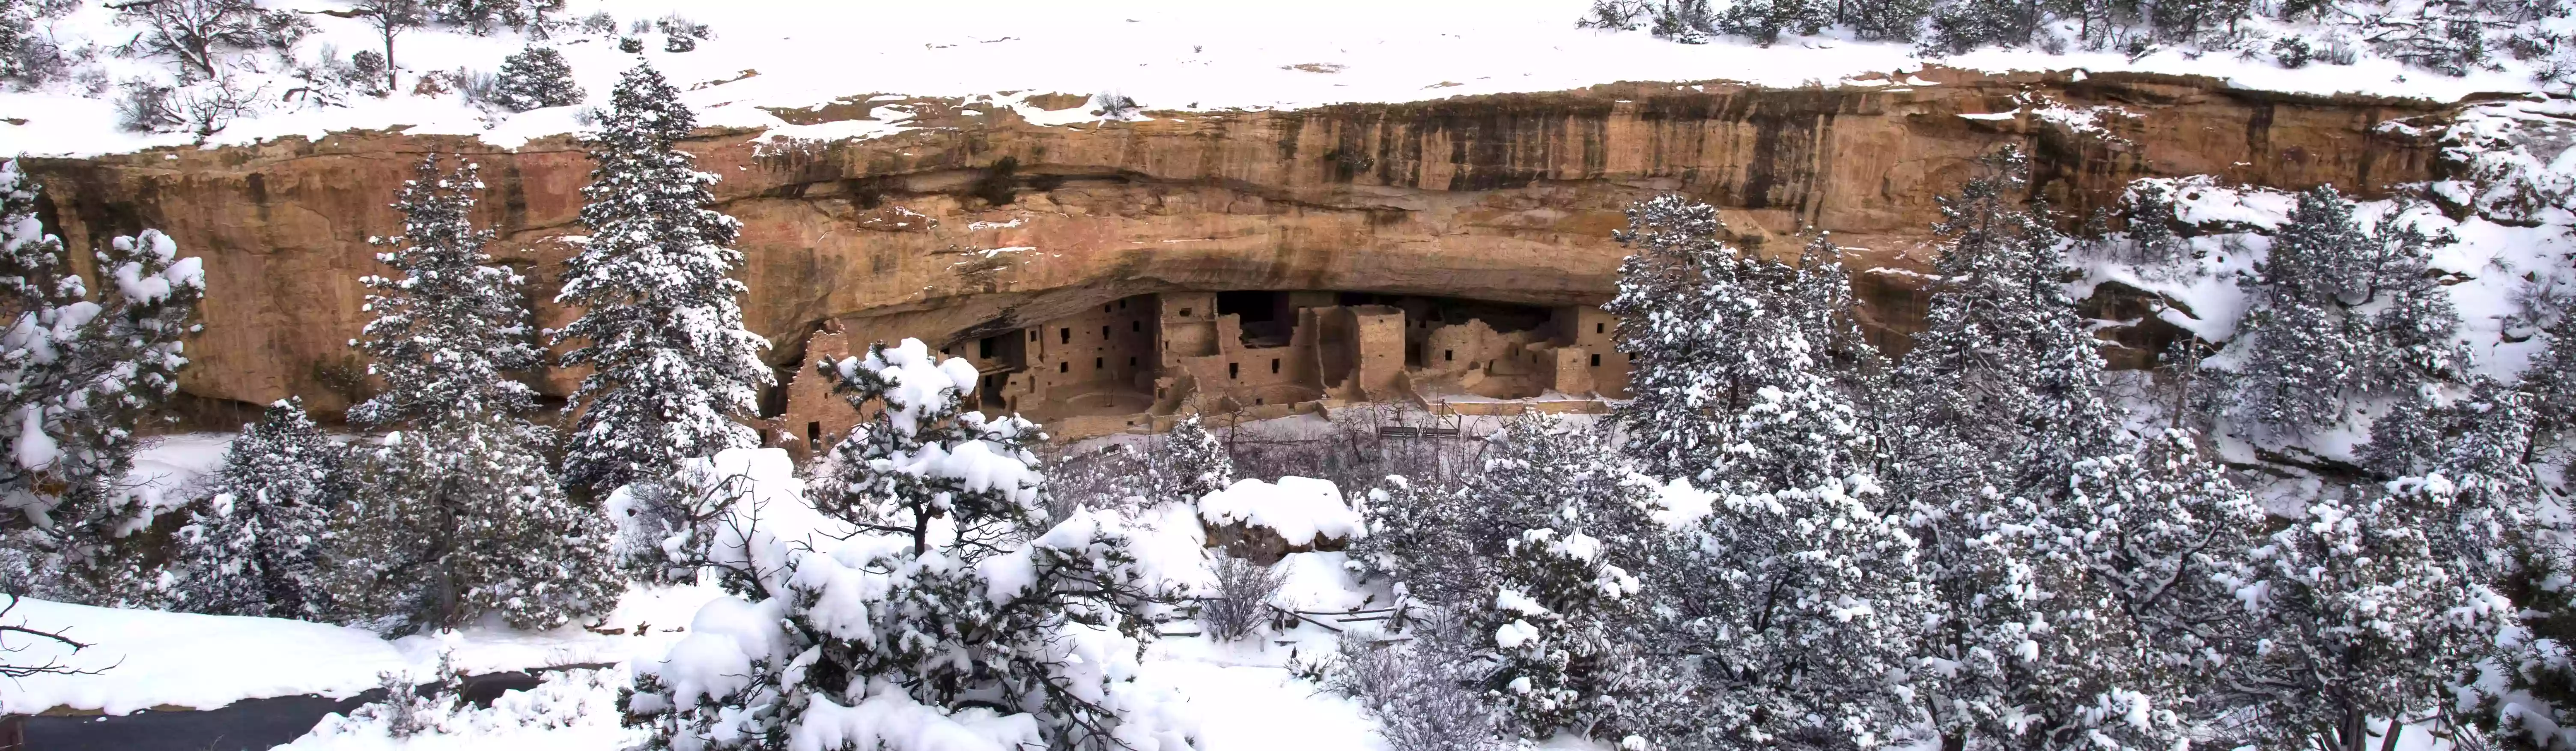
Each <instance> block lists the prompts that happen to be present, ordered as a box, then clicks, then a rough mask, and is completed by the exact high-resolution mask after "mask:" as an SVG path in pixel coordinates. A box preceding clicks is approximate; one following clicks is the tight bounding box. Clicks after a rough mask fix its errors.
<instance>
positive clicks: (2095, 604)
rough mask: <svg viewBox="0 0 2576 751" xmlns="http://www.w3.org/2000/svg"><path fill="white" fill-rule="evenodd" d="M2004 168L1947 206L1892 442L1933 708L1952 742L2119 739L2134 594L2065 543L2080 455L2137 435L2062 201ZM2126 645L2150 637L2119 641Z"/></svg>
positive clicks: (2103, 451)
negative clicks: (1931, 603)
mask: <svg viewBox="0 0 2576 751" xmlns="http://www.w3.org/2000/svg"><path fill="white" fill-rule="evenodd" d="M1987 168H1988V170H1989V172H1988V173H1987V174H1985V175H1984V176H1981V177H1979V178H1978V179H1975V180H1971V181H1970V182H1969V183H1968V184H1966V185H1965V186H1963V187H1962V188H1961V191H1960V193H1959V194H1958V195H1956V196H1947V197H1944V198H1943V200H1942V201H1941V205H1942V213H1943V217H1944V221H1943V222H1942V223H1941V224H1939V225H1936V227H1935V229H1936V230H1938V231H1939V232H1940V233H1941V234H1942V235H1943V236H1944V238H1945V239H1946V240H1947V243H1946V247H1945V248H1944V249H1943V253H1942V255H1941V258H1940V259H1939V261H1938V262H1937V263H1936V266H1935V269H1936V273H1937V276H1938V278H1939V280H1940V281H1939V282H1938V283H1937V285H1936V286H1935V287H1934V288H1933V290H1932V303H1931V306H1930V311H1929V313H1928V314H1927V316H1926V321H1925V323H1926V327H1925V330H1924V331H1923V332H1921V333H1919V334H1917V335H1916V336H1915V348H1914V350H1913V351H1912V352H1910V353H1908V354H1907V356H1906V358H1905V360H1904V361H1903V363H1901V364H1900V365H1899V367H1898V370H1897V375H1898V379H1897V380H1898V382H1899V387H1900V389H1902V392H1901V393H1900V394H1899V395H1898V397H1897V398H1896V399H1895V400H1894V404H1893V405H1892V408H1893V409H1894V411H1895V416H1896V418H1897V419H1896V420H1894V421H1893V425H1892V427H1893V428H1894V429H1895V433H1893V434H1892V435H1889V436H1887V437H1886V438H1885V439H1884V440H1885V442H1886V445H1888V446H1889V447H1891V449H1893V451H1892V456H1893V458H1894V459H1895V460H1896V462H1895V463H1894V465H1893V466H1895V467H1897V468H1898V469H1897V470H1895V471H1894V472H1893V473H1892V476H1893V478H1894V480H1895V482H1894V483H1892V485H1893V489H1894V490H1895V491H1896V493H1897V498H1898V499H1899V501H1900V503H1901V504H1902V505H1901V507H1902V508H1905V509H1907V510H1908V514H1909V515H1910V517H1911V518H1910V520H1909V523H1910V525H1911V527H1912V528H1913V531H1914V532H1915V534H1916V535H1917V536H1918V537H1919V538H1920V539H1921V540H1922V545H1923V547H1924V551H1925V576H1926V579H1927V581H1928V582H1929V583H1930V586H1931V587H1932V590H1933V594H1934V596H1935V597H1936V599H1937V601H1938V604H1939V609H1938V611H1937V613H1938V615H1937V617H1936V618H1934V619H1932V621H1931V624H1932V627H1931V629H1930V632H1929V633H1928V634H1927V635H1926V639H1925V642H1924V643H1923V650H1924V654H1925V658H1924V659H1925V661H1926V664H1928V665H1932V666H1935V669H1934V670H1933V677H1936V678H1938V679H1939V680H1938V682H1937V683H1935V684H1932V685H1928V686H1927V687H1926V689H1925V690H1926V697H1927V706H1928V707H1929V708H1930V710H1931V712H1932V719H1933V720H1934V721H1935V723H1936V724H1937V727H1939V728H1940V730H1941V732H1942V733H1943V735H1944V737H1945V739H1946V740H1945V742H1947V743H1951V744H1958V743H1963V742H1965V739H1966V738H1967V737H1969V736H1985V737H1989V738H1995V739H1999V740H2000V739H2013V738H2028V737H2029V734H2031V733H2034V732H2044V733H2048V734H2051V735H2056V734H2060V733H2066V734H2068V735H2066V736H2065V737H2066V738H2071V739H2074V740H2076V741H2078V742H2085V741H2089V740H2091V739H2101V738H2106V737H2109V736H2105V735H2103V734H2101V733H2098V732H2090V731H2096V730H2100V729H2102V727H2101V726H2098V725H2096V726H2092V727H2087V723H2086V721H2085V720H2083V719H2082V717H2083V716H2084V715H2085V714H2086V713H2097V714H2098V713H2100V712H2104V711H2111V710H2107V709H2104V706H2105V705H2104V704H2103V702H2104V701H2113V702H2134V701H2135V700H2136V699H2137V698H2139V695H2141V694H2142V693H2143V692H2141V691H2140V689H2141V688H2142V687H2141V686H2138V685H2113V684H2108V683H2105V682H2104V681H2106V680H2111V679H2113V677H2114V676H2115V675H2116V674H2115V673H2112V672H2108V671H2106V670H2105V669H2104V666H2103V664H2102V663H2103V662H2105V661H2106V660H2110V659H2115V658H2122V657H2125V658H2135V657H2136V656H2137V653H2136V650H2135V649H2134V646H2135V645H2136V644H2138V643H2139V642H2141V641H2142V640H2143V639H2144V638H2145V637H2144V635H2142V634H2140V633H2137V632H2136V629H2135V627H2134V624H2132V623H2127V622H2124V621H2115V620H2109V619H2107V618H2106V617H2105V616H2107V615H2109V614H2110V613H2111V612H2116V611H2115V610H2114V609H2116V608H2119V607H2125V606H2126V605H2128V603H2125V602H2122V601H2120V599H2119V598H2118V597H2115V596H2114V593H2112V592H2110V591H2108V589H2107V588H2105V587H2104V586H2103V585H2102V583H2100V582H2097V581H2095V580H2093V578H2092V568H2093V564H2094V563H2095V561H2094V560H2092V559H2094V558H2096V557H2098V554H2099V553H2100V552H2101V551H2087V550H2085V549H2082V548H2078V549H2072V550H2069V549H2060V548H2059V547H2057V543H2058V542H2059V540H2058V539H2057V538H2058V532H2059V531H2060V530H2059V529H2058V528H2057V527H2056V524H2057V523H2060V521H2059V520H2063V519H2066V518H2068V517H2069V516H2070V515H2081V514H2082V513H2084V510H2082V509H2079V508H2074V507H2076V506H2080V505H2082V504H2084V503H2086V501H2084V500H2083V499H2081V498H2078V497H2075V495H2074V494H2073V493H2071V492H2070V489H2071V487H2072V480H2073V478H2074V477H2075V476H2076V474H2077V471H2078V467H2079V466H2081V464H2082V463H2083V462H2084V461H2086V460H2087V459H2091V458H2094V457H2100V456H2106V455H2116V454H2120V453H2125V452H2128V451H2130V450H2131V448H2130V441H2129V439H2128V438H2127V437H2126V436H2125V434H2123V433H2122V432H2121V431H2120V430H2119V429H2118V423H2117V422H2116V421H2115V420H2114V418H2113V412H2112V411H2111V408H2110V406H2109V405H2108V404H2107V403H2106V402H2105V401H2104V400H2103V398H2102V396H2101V391H2102V385H2101V370H2102V360H2101V357H2100V355H2099V353H2098V351H2097V347H2098V344H2097V342H2096V341H2095V340H2094V338H2093V336H2092V334H2091V333H2090V331H2089V330H2088V328H2087V326H2086V323H2085V321H2084V320H2083V319H2082V317H2081V316H2078V315H2077V314H2076V312H2075V308H2074V301H2072V300H2070V299H2068V298H2067V297H2066V294H2065V292H2064V291H2063V289H2062V287H2061V285H2060V280H2062V279H2065V278H2068V277H2069V274H2068V270H2067V269H2066V267H2065V265H2064V261H2063V248H2064V246H2065V240H2064V238H2063V237H2062V236H2060V235H2059V234H2058V233H2057V232H2056V231H2055V230H2054V229H2053V228H2052V227H2051V225H2050V221H2049V215H2048V212H2047V208H2046V206H2045V205H2044V204H2038V203H2037V202H2033V204H2032V205H2030V206H2026V207H2025V206H2020V205H2016V199H2017V197H2018V195H2019V193H2020V192H2021V190H2022V189H2023V176H2022V175H2023V171H2024V170H2025V169H2026V166H2025V164H2024V162H2023V160H2022V157H2021V156H2020V154H2019V153H2018V152H2014V151H2009V150H2008V151H2005V152H2000V153H1998V154H1997V155H1995V156H1994V157H1993V158H1992V159H1991V160H1990V161H1989V163H1988V166H1987ZM2081 531H2082V530H2081V528H2069V530H2067V533H2068V534H2080V533H2081ZM2119 645H2129V646H2130V647H2132V648H2131V649H2129V650H2128V651H2126V652H2112V653H2108V654H2106V653H2105V652H2104V651H2103V650H2109V649H2116V648H2117V647H2118V646H2119ZM2113 697H2128V698H2113ZM2148 724H2151V725H2152V724H2154V723H2148ZM2135 729H2136V730H2137V731H2139V732H2141V733H2144V734H2145V737H2147V738H2171V737H2176V736H2173V735H2172V734H2173V733H2174V732H2177V731H2176V729H2175V728H2174V727H2173V726H2172V724H2171V723H2163V724H2162V726H2161V727H2136V728H2135Z"/></svg>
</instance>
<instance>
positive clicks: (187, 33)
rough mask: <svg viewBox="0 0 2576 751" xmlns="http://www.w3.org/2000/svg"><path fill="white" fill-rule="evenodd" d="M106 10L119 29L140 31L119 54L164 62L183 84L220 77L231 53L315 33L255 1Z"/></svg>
mask: <svg viewBox="0 0 2576 751" xmlns="http://www.w3.org/2000/svg"><path fill="white" fill-rule="evenodd" d="M109 7H110V8H112V9H114V10H115V11H116V22H117V23H118V24H119V25H124V26H133V27H137V29H138V31H137V32H136V34H135V35H134V38H133V39H130V40H128V41H127V42H126V43H125V44H124V45H122V46H120V47H118V48H117V50H118V52H119V53H121V54H127V55H140V56H146V57H162V58H168V59H169V60H170V61H171V62H173V63H175V64H176V65H177V68H178V74H179V81H180V82H181V83H188V82H192V81H201V80H208V79H213V78H217V77H219V76H220V75H221V74H222V69H223V68H224V67H225V66H226V65H227V63H228V60H227V59H226V58H227V57H229V56H231V55H233V54H235V53H239V52H243V51H248V50H258V49H279V50H283V49H288V48H291V47H293V46H294V45H295V42H296V41H297V40H300V39H302V38H304V36H305V35H306V34H310V33H312V32H313V24H311V23H310V22H307V21H305V20H304V19H303V18H300V17H298V16H296V15H295V13H294V12H292V11H283V10H268V9H265V8H261V7H260V5H259V3H258V2H257V1H256V0H131V1H130V2H118V3H111V4H109Z"/></svg>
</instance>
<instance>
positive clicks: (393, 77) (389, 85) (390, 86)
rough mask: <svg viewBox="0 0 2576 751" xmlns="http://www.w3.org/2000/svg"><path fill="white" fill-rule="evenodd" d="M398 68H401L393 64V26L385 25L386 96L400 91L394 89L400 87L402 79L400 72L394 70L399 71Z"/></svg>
mask: <svg viewBox="0 0 2576 751" xmlns="http://www.w3.org/2000/svg"><path fill="white" fill-rule="evenodd" d="M399 70H401V68H398V67H395V66H394V27H392V26H386V27H385V95H386V96H393V95H394V94H397V93H400V92H398V91H396V90H397V89H400V88H402V81H401V80H400V78H399V76H400V75H401V74H400V73H398V72H396V71H399Z"/></svg>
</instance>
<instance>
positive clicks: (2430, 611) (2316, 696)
mask: <svg viewBox="0 0 2576 751" xmlns="http://www.w3.org/2000/svg"><path fill="white" fill-rule="evenodd" d="M2443 485H2446V483H2444V482H2442V481H2440V480H2439V478H2419V479H2414V480H2408V481H2401V482H2397V483H2391V484H2390V487H2389V490H2388V491H2387V492H2385V493H2377V492H2370V491H2369V490H2367V489H2359V488H2356V489H2354V490H2355V491H2356V493H2355V495H2358V496H2359V497H2356V498H2332V497H2329V498H2324V499H2320V500H2318V501H2316V502H2314V503H2311V504H2310V505H2309V506H2308V510H2307V515H2306V518H2305V519H2301V520H2299V521H2297V522H2294V523H2292V524H2291V525H2289V526H2288V527H2287V528H2284V529H2282V530H2280V531H2279V532H2276V533H2274V534H2273V535H2272V536H2271V539H2270V540H2269V541H2267V543H2266V544H2264V545H2262V546H2261V547H2258V548H2256V549H2255V550H2254V552H2253V560H2252V562H2251V564H2250V565H2248V566H2245V567H2243V568H2242V569H2241V570H2240V571H2237V572H2232V573H2229V574H2226V575H2225V576H2226V581H2227V582H2228V583H2229V584H2230V585H2231V586H2232V587H2233V588H2235V589H2236V591H2237V595H2238V597H2239V598H2240V599H2241V600H2242V601H2243V602H2244V604H2245V606H2246V607H2247V608H2248V609H2249V610H2250V611H2251V612H2252V613H2253V614H2254V617H2255V618H2256V624H2255V627H2256V628H2257V629H2259V630H2258V632H2257V633H2258V634H2259V638H2256V639H2253V640H2249V641H2247V642H2244V643H2241V644H2239V645H2238V647H2237V649H2236V650H2235V652H2234V653H2233V654H2231V655H2229V658H2230V659H2229V660H2228V662H2227V665H2228V667H2227V673H2226V677H2225V680H2224V682H2223V683H2221V684H2220V685H2222V686H2223V687H2225V688H2226V690H2227V692H2228V693H2229V694H2231V695H2230V696H2228V697H2227V698H2228V699H2229V700H2230V701H2231V703H2232V704H2234V705H2237V706H2244V707H2247V708H2248V709H2247V710H2245V711H2244V712H2243V717H2245V719H2247V720H2249V723H2248V727H2246V728H2245V732H2248V733H2250V734H2252V735H2253V736H2254V737H2252V738H2249V739H2248V740H2252V741H2255V742H2260V743H2262V744H2264V745H2281V746H2293V745H2308V744H2314V745H2318V746H2321V747H2324V748H2330V749H2338V750H2339V751H2368V749H2369V745H2368V744H2369V738H2368V735H2369V733H2370V732H2372V731H2373V730H2376V729H2377V728H2372V727H2369V726H2368V725H2367V723H2369V722H2371V721H2373V718H2382V719H2384V720H2386V721H2389V722H2391V723H2392V724H2391V726H2390V727H2389V728H2387V730H2390V731H2396V730H2398V727H2397V726H2396V725H2395V724H2394V723H2395V722H2396V720H2394V719H2388V718H2404V717H2408V716H2414V715H2417V714H2419V713H2422V712H2424V711H2427V710H2431V709H2434V708H2436V707H2438V706H2440V705H2441V704H2442V703H2444V702H2450V701H2453V700H2454V696H2453V695H2452V694H2451V693H2450V690H2449V687H2450V686H2451V685H2453V684H2454V683H2455V682H2456V681H2458V680H2460V679H2461V677H2462V676H2463V675H2465V672H2466V670H2467V669H2468V668H2469V667H2470V666H2471V665H2472V664H2474V662H2475V661H2476V660H2477V659H2478V658H2479V657H2481V656H2483V655H2484V654H2485V653H2487V651H2488V649H2489V645H2490V644H2491V643H2492V639H2493V633H2494V631H2495V629H2496V627H2497V626H2498V625H2499V624H2497V623H2496V622H2495V621H2497V620H2498V619H2500V618H2502V617H2503V616H2504V615H2505V614H2506V613H2509V612H2511V611H2510V608H2511V604H2510V603H2506V602H2504V601H2503V598H2502V597H2501V596H2499V595H2497V594H2496V593H2495V592H2494V591H2493V590H2491V589H2489V588H2488V587H2487V586H2486V585H2485V584H2484V583H2481V582H2475V581H2468V580H2464V579H2463V578H2462V577H2461V576H2460V574H2459V572H2458V571H2457V570H2456V569H2455V568H2454V567H2453V566H2450V565H2447V564H2449V563H2450V561H2446V560H2444V556H2443V555H2441V554H2440V553H2439V552H2438V550H2437V543H2436V542H2435V541H2434V540H2432V539H2430V536H2429V535H2428V534H2427V531H2428V530H2432V529H2434V528H2436V526H2438V525H2439V524H2440V522H2439V520H2438V515H2437V514H2436V513H2435V509H2436V508H2437V507H2438V505H2439V503H2440V500H2439V499H2440V497H2441V495H2443V494H2444V493H2445V492H2447V489H2446V488H2444V487H2442V486H2443Z"/></svg>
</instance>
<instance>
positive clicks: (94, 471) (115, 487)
mask: <svg viewBox="0 0 2576 751" xmlns="http://www.w3.org/2000/svg"><path fill="white" fill-rule="evenodd" d="M35 199H36V191H35V187H34V186H32V185H29V184H27V181H26V180H25V177H24V174H23V173H21V172H20V171H19V169H18V163H17V162H16V161H15V160H12V161H7V162H0V314H6V315H8V316H10V322H9V327H8V329H7V331H6V333H5V334H0V456H5V457H7V458H8V459H9V460H10V461H8V462H6V463H5V465H0V466H5V467H6V469H5V470H0V533H6V534H7V538H6V539H5V540H0V547H7V548H14V549H15V550H14V551H12V552H10V554H9V555H7V556H5V558H6V559H7V560H8V561H9V567H10V568H23V569H25V570H24V571H7V572H5V573H8V574H9V576H8V577H7V578H9V579H12V580H14V581H18V582H50V583H53V585H54V586H55V587H57V589H56V590H47V591H45V592H44V594H46V595H47V596H50V597H54V598H57V599H71V600H77V601H83V602H90V603H95V604H101V605H110V604H116V603H131V604H147V603H152V602H156V601H157V600H158V598H159V597H160V596H161V595H160V594H159V593H157V592H156V590H157V588H158V584H157V583H156V582H155V581H154V578H153V577H151V576H150V575H149V573H148V572H146V571H145V570H144V568H143V564H144V560H143V558H142V557H141V555H140V553H141V551H139V550H137V549H136V548H135V546H133V545H130V544H127V543H126V542H125V541H124V539H125V538H127V537H128V535H129V534H130V533H131V532H132V531H133V530H135V529H138V528H141V527H143V526H146V525H148V524H149V523H150V522H151V520H152V515H153V513H154V512H155V509H154V508H153V507H152V505H151V504H144V503H129V502H128V499H127V498H126V495H127V492H126V491H127V490H128V488H127V487H126V486H125V485H124V483H125V481H126V474H127V472H128V471H129V470H130V469H131V468H132V467H133V464H134V451H135V449H136V448H138V445H137V438H138V436H137V435H136V434H135V431H136V429H137V428H138V427H140V426H141V424H142V423H143V421H144V420H145V419H147V418H148V417H150V416H151V415H152V414H153V412H154V411H155V410H157V409H158V408H159V407H160V406H161V405H162V402H163V401H164V400H166V399H168V398H169V396H170V394H171V393H172V392H173V391H175V390H176V389H177V388H178V371H179V369H180V368H181V367H183V366H185V365H186V364H187V362H188V360H187V358H186V357H185V356H183V355H182V354H181V349H182V347H183V344H182V341H181V340H182V339H184V338H185V337H186V336H187V335H189V334H191V333H194V332H195V331H197V329H198V326H197V323H196V317H197V305H198V302H199V301H200V300H201V299H203V297H204V295H205V285H206V283H205V271H204V268H203V266H202V265H201V264H200V262H199V261H198V259H195V258H179V257H178V247H177V245H176V244H174V243H172V242H171V241H170V238H169V236H167V235H164V234H161V233H160V232H159V231H157V230H144V231H143V232H142V233H141V234H138V235H135V236H132V237H118V238H115V239H114V240H112V241H110V243H109V245H108V247H107V248H105V249H102V250H100V251H99V252H98V255H97V258H96V266H95V268H96V269H98V271H99V274H98V275H99V276H100V277H101V278H100V279H99V280H98V281H99V282H100V283H101V284H100V287H99V289H98V290H97V291H96V294H95V295H94V296H93V295H92V293H91V290H90V286H89V283H88V282H87V281H85V280H83V279H82V278H81V277H80V276H79V275H78V274H76V273H75V272H74V271H73V269H72V264H71V259H70V258H69V257H67V256H66V250H65V249H64V247H63V244H62V241H61V240H59V239H56V238H55V237H54V236H53V235H51V234H47V233H46V232H45V231H44V228H43V226H41V225H40V224H39V223H38V222H37V220H36V216H35ZM39 569H41V570H44V571H47V572H51V573H50V574H49V575H46V576H42V577H39V576H36V573H37V571H38V570H39ZM22 574H23V575H24V576H23V577H22V576H21V575H22ZM20 586H25V585H11V588H12V589H15V588H17V587H20Z"/></svg>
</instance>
